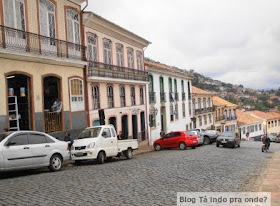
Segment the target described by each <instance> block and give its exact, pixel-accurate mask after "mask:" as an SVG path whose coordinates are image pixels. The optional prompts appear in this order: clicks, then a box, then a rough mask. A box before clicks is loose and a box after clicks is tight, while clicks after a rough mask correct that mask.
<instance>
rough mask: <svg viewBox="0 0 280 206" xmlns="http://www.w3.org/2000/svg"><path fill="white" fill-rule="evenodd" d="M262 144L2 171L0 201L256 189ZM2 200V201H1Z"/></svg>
mask: <svg viewBox="0 0 280 206" xmlns="http://www.w3.org/2000/svg"><path fill="white" fill-rule="evenodd" d="M278 150H280V144H277V143H272V144H271V149H270V152H269V153H262V152H261V143H260V142H242V143H241V148H236V149H231V148H222V147H220V148H216V146H215V144H213V145H209V146H202V147H199V148H196V149H194V150H193V149H187V150H184V151H180V150H176V149H175V150H164V151H160V152H150V153H146V154H141V155H137V156H135V157H134V158H133V159H132V160H114V161H112V162H110V163H105V164H104V165H99V164H97V163H95V162H87V163H84V164H82V165H81V166H71V165H69V166H67V167H66V168H64V169H63V170H62V171H61V172H56V173H51V172H49V171H48V169H43V170H35V171H25V172H13V173H5V174H1V179H0V188H1V192H0V203H1V204H2V205H13V204H17V205H174V204H176V193H177V192H188V191H193V192H208V191H209V192H210V191H212V192H217V191H223V192H235V191H257V190H258V185H257V184H256V181H255V180H257V179H258V178H259V177H260V174H261V173H262V171H263V170H264V169H265V166H266V163H267V161H268V160H269V158H270V157H271V155H272V153H273V152H275V151H278ZM1 204H0V205H1Z"/></svg>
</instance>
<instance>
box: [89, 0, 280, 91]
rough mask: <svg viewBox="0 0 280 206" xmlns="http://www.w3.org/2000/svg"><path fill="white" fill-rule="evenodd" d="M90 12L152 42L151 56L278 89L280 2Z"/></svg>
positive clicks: (163, 2)
mask: <svg viewBox="0 0 280 206" xmlns="http://www.w3.org/2000/svg"><path fill="white" fill-rule="evenodd" d="M89 3H90V4H89V7H88V9H89V10H92V11H94V12H96V13H97V14H99V15H101V16H103V17H105V18H107V19H108V20H110V21H112V22H114V23H116V24H118V25H120V26H122V27H124V28H126V29H128V30H130V31H132V32H134V33H136V34H138V35H140V36H142V37H144V38H146V39H148V40H149V41H151V42H152V44H151V45H150V46H149V47H148V48H147V49H146V51H145V54H146V56H148V57H151V58H152V59H155V60H158V61H161V62H163V63H166V64H169V65H176V66H178V67H180V68H185V69H191V68H194V69H195V70H196V71H197V72H199V73H202V74H204V75H207V76H210V77H213V78H216V79H219V80H223V81H227V82H229V83H234V84H235V83H236V84H243V85H246V86H249V87H253V88H278V87H279V86H280V85H279V82H280V81H277V80H278V79H280V58H279V56H280V55H279V54H280V12H279V8H280V1H279V0H173V1H170V0H141V1H131V0H118V1H116V0H90V2H89Z"/></svg>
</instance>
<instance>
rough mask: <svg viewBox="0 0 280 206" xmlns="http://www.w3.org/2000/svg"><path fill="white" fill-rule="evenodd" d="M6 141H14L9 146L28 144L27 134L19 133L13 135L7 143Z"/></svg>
mask: <svg viewBox="0 0 280 206" xmlns="http://www.w3.org/2000/svg"><path fill="white" fill-rule="evenodd" d="M8 142H14V143H15V144H13V145H11V146H19V145H27V144H28V139H27V134H20V135H17V136H13V137H11V138H10V139H9V140H8V141H7V143H8ZM7 143H6V144H7Z"/></svg>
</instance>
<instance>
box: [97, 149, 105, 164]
mask: <svg viewBox="0 0 280 206" xmlns="http://www.w3.org/2000/svg"><path fill="white" fill-rule="evenodd" d="M105 158H106V157H105V152H99V153H98V156H97V161H98V163H99V164H103V163H104V161H105Z"/></svg>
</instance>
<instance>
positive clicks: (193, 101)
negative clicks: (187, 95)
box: [192, 99, 196, 109]
mask: <svg viewBox="0 0 280 206" xmlns="http://www.w3.org/2000/svg"><path fill="white" fill-rule="evenodd" d="M192 103H193V109H195V108H196V106H195V99H193V100H192Z"/></svg>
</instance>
